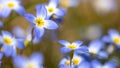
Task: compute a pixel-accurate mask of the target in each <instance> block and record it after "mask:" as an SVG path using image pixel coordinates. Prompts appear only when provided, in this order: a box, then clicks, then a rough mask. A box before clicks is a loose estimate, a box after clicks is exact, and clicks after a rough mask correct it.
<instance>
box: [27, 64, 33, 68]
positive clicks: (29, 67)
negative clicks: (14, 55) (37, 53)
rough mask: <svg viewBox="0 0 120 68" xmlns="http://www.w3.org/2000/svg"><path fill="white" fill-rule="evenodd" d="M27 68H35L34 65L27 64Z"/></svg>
mask: <svg viewBox="0 0 120 68" xmlns="http://www.w3.org/2000/svg"><path fill="white" fill-rule="evenodd" d="M27 68H35V67H34V65H32V64H29V65H28V66H27Z"/></svg>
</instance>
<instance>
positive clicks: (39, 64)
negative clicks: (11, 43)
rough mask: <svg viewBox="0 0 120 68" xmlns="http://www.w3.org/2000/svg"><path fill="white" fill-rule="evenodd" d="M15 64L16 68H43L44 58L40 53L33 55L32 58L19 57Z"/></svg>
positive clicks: (14, 60)
mask: <svg viewBox="0 0 120 68" xmlns="http://www.w3.org/2000/svg"><path fill="white" fill-rule="evenodd" d="M13 63H14V66H15V67H16V68H43V56H42V55H41V54H39V53H33V54H32V55H31V56H30V58H27V57H25V56H17V57H15V58H14V59H13Z"/></svg>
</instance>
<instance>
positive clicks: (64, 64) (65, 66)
mask: <svg viewBox="0 0 120 68" xmlns="http://www.w3.org/2000/svg"><path fill="white" fill-rule="evenodd" d="M82 61H83V58H82V57H80V56H78V55H76V54H74V55H73V58H72V60H71V62H70V58H69V57H67V58H63V59H62V60H61V61H60V64H59V68H71V67H72V68H76V67H78V65H79V64H80V63H81V62H82Z"/></svg>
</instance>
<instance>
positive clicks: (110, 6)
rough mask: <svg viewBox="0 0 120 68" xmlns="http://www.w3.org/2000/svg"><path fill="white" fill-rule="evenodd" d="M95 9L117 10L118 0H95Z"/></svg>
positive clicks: (98, 10) (104, 11)
mask: <svg viewBox="0 0 120 68" xmlns="http://www.w3.org/2000/svg"><path fill="white" fill-rule="evenodd" d="M92 4H93V7H94V9H95V10H96V11H97V12H98V13H107V12H111V11H114V10H116V8H117V5H116V0H93V1H92Z"/></svg>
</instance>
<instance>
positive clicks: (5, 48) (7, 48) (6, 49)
mask: <svg viewBox="0 0 120 68" xmlns="http://www.w3.org/2000/svg"><path fill="white" fill-rule="evenodd" d="M2 48H3V53H4V54H5V56H7V57H9V56H12V51H13V48H12V47H10V46H8V45H3V47H2Z"/></svg>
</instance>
